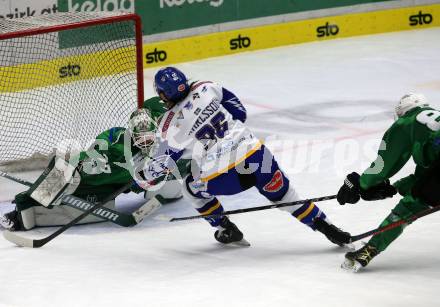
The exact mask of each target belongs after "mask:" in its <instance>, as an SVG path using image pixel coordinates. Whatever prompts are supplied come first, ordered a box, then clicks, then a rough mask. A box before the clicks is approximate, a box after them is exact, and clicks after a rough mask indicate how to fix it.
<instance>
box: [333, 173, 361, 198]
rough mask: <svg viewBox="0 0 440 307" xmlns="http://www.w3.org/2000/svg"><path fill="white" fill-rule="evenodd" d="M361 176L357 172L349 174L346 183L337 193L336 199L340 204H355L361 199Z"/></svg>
mask: <svg viewBox="0 0 440 307" xmlns="http://www.w3.org/2000/svg"><path fill="white" fill-rule="evenodd" d="M359 178H360V176H359V174H358V173H356V172H353V173H351V174H348V175H347V178H345V180H344V184H343V185H342V187H341V188H340V189H339V191H338V194H337V195H336V199H337V201H338V203H339V204H340V205H345V204H346V203H349V204H355V203H357V202H358V201H359V199H360V198H361V196H360V184H359Z"/></svg>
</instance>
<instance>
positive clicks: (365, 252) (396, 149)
mask: <svg viewBox="0 0 440 307" xmlns="http://www.w3.org/2000/svg"><path fill="white" fill-rule="evenodd" d="M396 117H397V119H396V121H395V122H394V123H393V125H392V126H391V127H390V128H389V129H388V130H387V131H386V132H385V134H384V136H383V139H382V143H381V145H380V148H379V152H378V157H377V159H376V160H375V161H374V162H373V163H372V164H371V166H370V167H369V168H368V169H367V170H365V172H364V173H363V174H362V175H359V174H357V173H355V172H353V173H351V174H349V175H348V176H347V178H346V179H345V181H344V184H343V186H342V187H341V188H340V189H339V191H338V194H337V200H338V202H339V203H340V204H341V205H344V204H345V203H350V204H354V203H356V202H358V201H359V199H360V198H362V199H364V200H367V201H370V200H380V199H385V198H388V197H393V195H395V194H396V193H397V192H398V193H399V194H400V195H401V196H402V197H403V198H402V199H401V200H400V201H399V203H398V204H397V205H396V206H395V207H394V209H392V210H391V213H390V214H389V215H388V216H387V217H386V218H385V220H383V221H382V223H381V224H380V227H385V226H387V225H389V224H391V223H393V222H395V221H398V220H406V219H407V218H409V217H411V216H413V215H414V214H417V213H418V212H420V211H422V210H425V209H427V208H429V207H431V206H437V205H439V204H440V177H439V176H438V174H439V171H440V160H439V159H438V157H439V152H440V111H437V110H434V109H433V108H431V107H430V106H429V105H428V103H427V100H426V98H425V97H424V96H423V95H421V94H414V93H411V94H407V95H405V96H403V97H402V98H401V99H400V101H399V103H398V105H397V107H396ZM411 157H412V158H413V160H414V162H415V164H416V169H415V172H414V173H413V174H411V175H409V176H407V177H405V178H402V179H400V180H399V181H397V182H395V183H394V184H393V185H391V184H390V181H389V178H390V177H392V176H393V175H395V174H396V173H397V172H398V171H399V170H400V169H401V168H402V167H403V166H404V165H405V164H406V163H407V161H408V160H409V159H410V158H411ZM406 226H407V224H403V225H401V226H399V227H396V228H393V229H390V230H387V231H385V232H382V233H379V234H377V235H374V236H373V237H372V238H371V239H370V241H369V242H368V243H367V244H366V245H364V246H363V247H362V248H360V249H359V250H357V251H354V252H349V253H347V254H346V255H345V262H344V263H343V265H342V267H343V268H345V269H351V270H353V271H355V272H356V271H358V270H359V269H360V268H362V267H365V266H367V265H368V263H369V262H370V261H371V259H372V258H374V257H375V256H377V255H378V254H379V253H381V252H383V251H384V250H385V249H386V248H387V247H388V246H389V245H390V244H391V243H392V242H393V241H394V240H395V239H396V238H397V237H398V236H399V235H400V234H401V233H402V232H403V229H404V228H405V227H406Z"/></svg>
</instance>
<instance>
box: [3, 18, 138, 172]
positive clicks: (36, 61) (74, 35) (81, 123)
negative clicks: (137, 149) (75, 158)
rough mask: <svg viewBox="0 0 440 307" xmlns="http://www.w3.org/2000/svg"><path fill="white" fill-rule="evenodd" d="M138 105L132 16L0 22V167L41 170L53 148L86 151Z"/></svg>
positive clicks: (135, 20)
mask: <svg viewBox="0 0 440 307" xmlns="http://www.w3.org/2000/svg"><path fill="white" fill-rule="evenodd" d="M142 103H143V68H142V31H141V22H140V18H139V17H138V16H137V15H135V14H122V13H105V12H99V13H59V14H53V15H44V16H39V17H29V18H23V19H15V20H8V19H0V168H3V169H6V170H9V171H12V170H17V169H22V168H23V169H30V168H38V167H41V166H42V165H39V164H41V163H35V161H36V162H38V161H39V160H43V164H44V163H46V162H45V161H47V158H49V157H50V156H51V155H52V154H53V153H54V152H55V150H57V149H60V150H63V147H64V150H66V147H67V148H68V147H69V146H71V147H72V146H75V147H76V148H78V146H81V147H80V148H82V149H84V148H86V146H87V145H88V144H90V142H91V141H93V140H94V138H95V137H96V136H97V135H98V134H99V133H100V132H102V131H104V130H106V129H109V128H111V127H115V126H120V127H125V126H126V125H127V123H128V119H129V116H130V114H131V112H133V111H134V110H135V109H136V108H137V107H140V106H141V105H142ZM72 144H73V145H72Z"/></svg>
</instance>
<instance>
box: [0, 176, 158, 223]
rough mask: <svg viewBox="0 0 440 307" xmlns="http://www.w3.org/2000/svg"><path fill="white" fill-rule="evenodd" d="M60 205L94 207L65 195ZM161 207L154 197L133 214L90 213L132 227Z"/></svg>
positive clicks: (101, 209) (100, 211) (99, 210)
mask: <svg viewBox="0 0 440 307" xmlns="http://www.w3.org/2000/svg"><path fill="white" fill-rule="evenodd" d="M0 176H1V177H5V178H7V179H10V180H12V181H15V182H17V183H20V184H23V185H26V186H29V187H30V186H32V183H31V182H29V181H26V180H24V179H21V178H18V177H16V176H13V175H10V174H8V173H5V172H2V171H0ZM62 203H63V204H65V205H67V206H69V207H71V208H74V209H78V210H80V211H83V212H85V211H87V210H88V209H90V208H91V207H93V206H94V204H92V203H90V202H88V201H85V200H83V199H81V198H79V197H76V196H73V195H65V196H64V197H63V199H62ZM161 206H162V204H161V202H160V201H159V200H158V199H157V198H156V197H154V198H152V199H150V200H149V201H147V202H146V203H144V204H143V205H142V206H141V207H139V208H138V209H137V210H136V211H135V212H133V213H131V214H127V213H122V212H117V211H115V210H112V209H109V208H106V207H101V208H98V209H96V210H94V211H92V213H91V214H92V215H94V216H96V217H99V218H102V219H104V220H107V221H109V222H112V223H114V224H117V225H119V226H122V227H132V226H135V225H137V224H139V223H140V222H142V221H143V219H144V217H146V216H148V215H151V214H152V213H153V212H155V211H156V210H157V209H159V208H160V207H161Z"/></svg>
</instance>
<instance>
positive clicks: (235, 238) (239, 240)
mask: <svg viewBox="0 0 440 307" xmlns="http://www.w3.org/2000/svg"><path fill="white" fill-rule="evenodd" d="M218 228H219V229H218V230H217V231H216V232H215V234H214V237H215V239H216V240H217V241H218V242H220V243H222V244H233V245H240V246H250V245H251V244H250V243H249V242H248V241H247V240H246V239H244V238H243V233H242V232H241V231H240V230H239V229H238V227H237V226H236V225H235V224H234V223H232V222H231V221H230V220H229V219H228V217H227V216H224V217H222V219H221V222H220V226H219V227H218Z"/></svg>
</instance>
